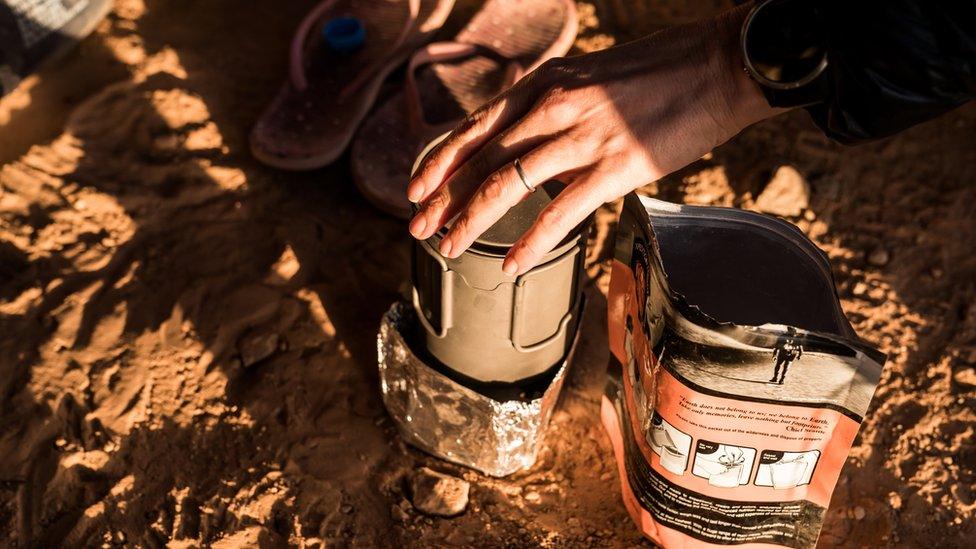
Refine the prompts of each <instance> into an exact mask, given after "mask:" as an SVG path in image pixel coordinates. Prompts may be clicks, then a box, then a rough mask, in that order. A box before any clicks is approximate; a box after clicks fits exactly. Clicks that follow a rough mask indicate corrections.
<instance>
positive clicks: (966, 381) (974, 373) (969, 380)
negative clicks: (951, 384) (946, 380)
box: [952, 368, 976, 386]
mask: <svg viewBox="0 0 976 549" xmlns="http://www.w3.org/2000/svg"><path fill="white" fill-rule="evenodd" d="M952 379H953V380H955V382H956V383H958V384H959V385H963V386H966V385H969V386H976V370H974V369H972V368H968V369H965V370H959V371H958V372H956V373H955V374H953V375H952Z"/></svg>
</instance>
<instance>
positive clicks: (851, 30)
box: [807, 0, 976, 143]
mask: <svg viewBox="0 0 976 549" xmlns="http://www.w3.org/2000/svg"><path fill="white" fill-rule="evenodd" d="M822 7H823V9H824V12H823V13H824V15H825V16H826V17H825V20H826V24H827V26H828V29H829V30H828V43H829V45H828V48H829V53H828V55H829V59H830V65H829V66H828V74H827V78H828V88H829V90H828V93H829V95H828V97H829V98H828V100H827V101H826V102H825V103H823V104H819V105H815V106H812V107H808V108H807V110H808V111H809V112H810V115H811V116H812V117H813V120H814V122H815V123H816V124H817V125H818V126H819V127H820V128H821V129H822V130H823V131H824V133H826V134H827V135H828V136H829V137H831V138H832V139H835V140H837V141H840V142H842V143H859V142H863V141H869V140H871V139H877V138H880V137H885V136H888V135H892V134H894V133H897V132H899V131H901V130H904V129H906V128H909V127H911V126H914V125H915V124H918V123H920V122H924V121H926V120H929V119H932V118H935V117H937V116H939V115H940V114H942V113H945V112H947V111H949V110H952V109H954V108H956V107H958V106H960V105H962V104H963V103H965V102H967V101H970V100H972V99H974V98H976V1H974V0H827V1H826V2H824V3H823V5H822Z"/></svg>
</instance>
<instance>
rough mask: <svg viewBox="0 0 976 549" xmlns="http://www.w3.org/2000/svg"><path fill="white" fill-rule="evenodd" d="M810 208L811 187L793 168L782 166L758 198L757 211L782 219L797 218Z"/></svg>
mask: <svg viewBox="0 0 976 549" xmlns="http://www.w3.org/2000/svg"><path fill="white" fill-rule="evenodd" d="M809 206H810V185H808V184H807V181H806V179H804V178H803V176H802V175H800V172H798V171H796V168H794V167H792V166H780V167H779V168H777V169H776V173H774V174H773V178H772V179H770V180H769V183H767V184H766V188H764V189H763V190H762V192H761V193H759V196H758V197H756V209H757V210H759V211H761V212H766V213H771V214H774V215H779V216H782V217H796V216H798V215H800V214H801V213H803V210H805V209H807V208H808V207H809Z"/></svg>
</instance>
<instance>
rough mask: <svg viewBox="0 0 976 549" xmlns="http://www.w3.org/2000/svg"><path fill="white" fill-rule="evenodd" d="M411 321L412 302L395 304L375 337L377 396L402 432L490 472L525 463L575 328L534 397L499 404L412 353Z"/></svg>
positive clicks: (534, 449) (536, 443) (531, 459)
mask: <svg viewBox="0 0 976 549" xmlns="http://www.w3.org/2000/svg"><path fill="white" fill-rule="evenodd" d="M581 310H582V308H581ZM413 322H416V317H415V316H414V311H413V307H412V306H411V305H410V304H409V303H406V302H397V303H394V304H393V306H391V307H390V310H389V311H387V312H386V314H385V315H383V321H382V323H381V324H380V331H379V334H377V341H376V343H377V351H378V357H379V368H380V384H381V388H382V391H383V402H384V404H385V405H386V409H387V410H388V411H389V413H390V416H392V417H393V421H394V422H396V424H397V427H398V428H399V430H400V434H401V436H403V438H404V439H405V440H406V441H407V442H409V443H410V444H412V445H414V446H416V447H418V448H420V449H421V450H424V451H426V452H429V453H431V454H433V455H435V456H437V457H440V458H442V459H445V460H447V461H451V462H454V463H458V464H460V465H465V466H467V467H471V468H472V469H477V470H478V471H481V472H483V473H485V474H488V475H492V476H496V477H501V476H505V475H509V474H512V473H514V472H516V471H518V470H520V469H525V468H528V467H531V466H532V464H533V463H535V459H536V456H537V454H538V452H539V449H540V448H541V446H542V438H543V435H544V432H545V428H546V425H547V424H548V423H549V418H550V416H551V415H552V410H553V407H554V406H555V404H556V401H557V400H558V398H559V391H560V389H561V388H562V385H563V378H564V377H565V375H566V370H567V367H568V365H569V362H570V360H571V359H572V356H573V352H574V351H575V349H576V342H577V340H578V339H579V330H577V333H576V335H575V336H574V339H573V344H572V346H571V347H570V350H569V353H567V356H566V358H565V359H564V360H563V363H562V365H560V367H559V369H558V370H557V372H556V374H555V375H554V376H553V379H552V381H551V382H550V383H549V386H548V388H547V389H546V390H545V391H544V392H543V393H542V396H541V397H540V398H536V399H533V400H525V401H522V400H513V401H507V402H500V401H497V400H494V399H492V398H490V397H487V396H485V395H482V394H480V393H478V392H475V391H473V390H471V389H469V388H467V387H465V386H463V385H461V384H459V383H457V382H455V381H453V380H451V379H450V378H448V377H447V376H445V375H443V374H441V373H439V372H437V371H436V370H434V369H433V368H431V367H429V366H427V365H426V364H425V363H424V362H423V361H421V360H420V359H419V358H418V357H417V356H416V355H414V354H413V352H412V351H411V350H410V347H409V346H408V345H407V344H406V342H405V341H404V338H403V336H402V334H405V333H410V331H411V329H412V323H413Z"/></svg>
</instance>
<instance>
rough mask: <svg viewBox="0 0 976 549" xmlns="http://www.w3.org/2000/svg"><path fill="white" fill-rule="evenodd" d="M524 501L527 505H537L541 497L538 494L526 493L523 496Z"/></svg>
mask: <svg viewBox="0 0 976 549" xmlns="http://www.w3.org/2000/svg"><path fill="white" fill-rule="evenodd" d="M525 501H527V502H529V503H539V502H540V501H542V496H540V495H539V492H528V493H526V494H525Z"/></svg>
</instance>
